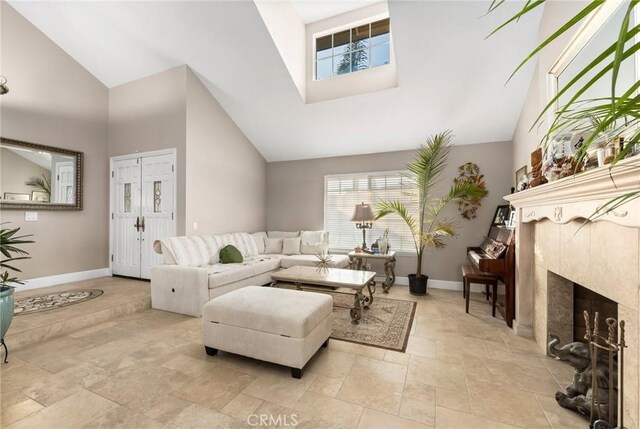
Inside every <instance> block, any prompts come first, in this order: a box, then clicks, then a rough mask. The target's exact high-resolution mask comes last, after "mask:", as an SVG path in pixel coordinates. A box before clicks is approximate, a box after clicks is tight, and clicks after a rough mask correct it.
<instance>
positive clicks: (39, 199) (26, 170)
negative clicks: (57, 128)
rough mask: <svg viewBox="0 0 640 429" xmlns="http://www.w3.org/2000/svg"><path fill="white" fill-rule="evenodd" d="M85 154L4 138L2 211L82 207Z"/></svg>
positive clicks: (1, 143) (0, 140)
mask: <svg viewBox="0 0 640 429" xmlns="http://www.w3.org/2000/svg"><path fill="white" fill-rule="evenodd" d="M82 161H83V153H82V152H77V151H75V150H69V149H61V148H57V147H53V146H46V145H42V144H37V143H30V142H25V141H20V140H14V139H9V138H5V137H0V167H1V168H0V208H1V209H2V210H7V209H17V210H82V168H83V164H82Z"/></svg>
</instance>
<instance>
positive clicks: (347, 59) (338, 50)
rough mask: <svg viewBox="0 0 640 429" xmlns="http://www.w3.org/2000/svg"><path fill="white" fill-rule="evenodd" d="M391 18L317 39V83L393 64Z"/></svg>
mask: <svg viewBox="0 0 640 429" xmlns="http://www.w3.org/2000/svg"><path fill="white" fill-rule="evenodd" d="M389 35H390V20H389V18H387V19H383V20H380V21H376V22H373V23H370V24H365V25H361V26H359V27H354V28H351V29H349V30H343V31H340V32H338V33H334V34H330V35H327V36H323V37H319V38H317V39H316V57H315V62H316V80H321V79H325V78H328V77H332V76H339V75H342V74H347V73H352V72H355V71H359V70H366V69H369V68H373V67H378V66H381V65H385V64H389V63H390V62H391V59H390V45H389V43H390V39H389Z"/></svg>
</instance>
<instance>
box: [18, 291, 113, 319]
mask: <svg viewBox="0 0 640 429" xmlns="http://www.w3.org/2000/svg"><path fill="white" fill-rule="evenodd" d="M102 293H103V292H102V291H101V290H100V289H80V290H71V291H66V292H60V293H52V294H49V295H39V296H30V297H28V298H19V299H16V301H15V308H14V310H13V314H14V316H19V315H21V314H31V313H37V312H39V311H46V310H53V309H54V308H59V307H66V306H69V305H73V304H79V303H81V302H84V301H88V300H90V299H93V298H97V297H99V296H100V295H102Z"/></svg>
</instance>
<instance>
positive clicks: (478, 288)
mask: <svg viewBox="0 0 640 429" xmlns="http://www.w3.org/2000/svg"><path fill="white" fill-rule="evenodd" d="M395 284H396V285H399V286H409V277H396V282H395ZM427 288H431V289H444V290H457V291H460V292H462V282H454V281H451V280H437V279H429V283H427ZM484 289H485V287H484V285H479V284H472V285H471V292H484ZM498 294H499V295H501V294H504V284H502V282H499V283H498Z"/></svg>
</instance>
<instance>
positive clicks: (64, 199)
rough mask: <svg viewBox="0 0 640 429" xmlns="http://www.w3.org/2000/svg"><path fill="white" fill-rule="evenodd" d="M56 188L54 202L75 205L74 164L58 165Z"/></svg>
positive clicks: (63, 163) (60, 163)
mask: <svg viewBox="0 0 640 429" xmlns="http://www.w3.org/2000/svg"><path fill="white" fill-rule="evenodd" d="M55 175H56V187H55V190H54V195H55V197H54V199H53V201H54V202H56V203H61V204H73V201H74V200H75V196H74V195H73V194H74V192H73V187H74V177H75V168H74V166H73V163H72V162H58V163H56V172H55Z"/></svg>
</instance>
